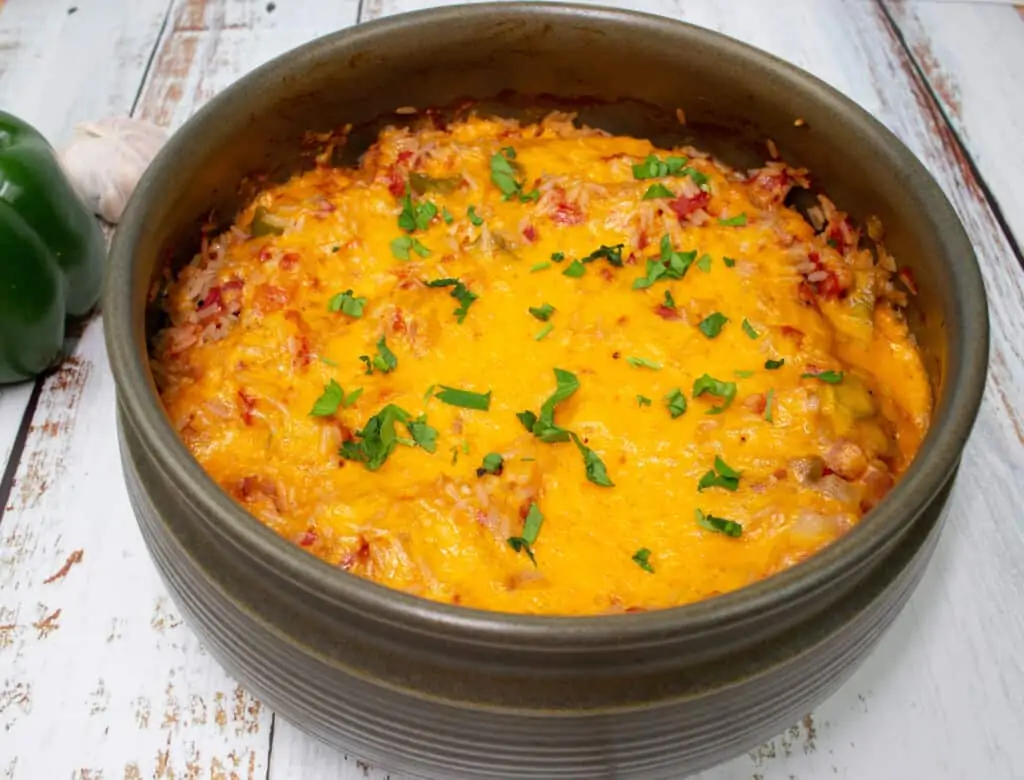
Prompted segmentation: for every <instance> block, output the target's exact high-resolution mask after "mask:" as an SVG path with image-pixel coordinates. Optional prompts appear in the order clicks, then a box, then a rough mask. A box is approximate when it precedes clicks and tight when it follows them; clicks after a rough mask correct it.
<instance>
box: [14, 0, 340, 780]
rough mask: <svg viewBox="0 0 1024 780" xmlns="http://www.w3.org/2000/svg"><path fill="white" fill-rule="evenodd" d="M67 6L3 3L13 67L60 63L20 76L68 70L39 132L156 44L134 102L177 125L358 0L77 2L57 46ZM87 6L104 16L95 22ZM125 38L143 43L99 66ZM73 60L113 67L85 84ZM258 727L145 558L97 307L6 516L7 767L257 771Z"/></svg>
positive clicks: (47, 774)
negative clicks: (321, 2) (123, 469)
mask: <svg viewBox="0 0 1024 780" xmlns="http://www.w3.org/2000/svg"><path fill="white" fill-rule="evenodd" d="M280 5H282V6H284V5H285V4H284V3H281V4H280ZM44 6H45V8H46V10H48V11H50V12H51V13H50V15H49V16H47V15H46V14H43V13H42V11H43V7H44ZM56 8H59V11H60V15H59V18H58V15H55V12H54V9H56ZM66 8H67V7H66V6H63V5H60V6H57V5H56V4H54V3H45V4H43V3H37V2H36V0H10V2H9V3H8V5H7V7H6V8H5V9H4V10H3V14H2V15H0V41H6V42H11V46H8V49H11V48H13V49H16V50H17V51H19V52H21V51H23V52H25V56H26V57H29V59H26V60H18V61H17V63H16V65H17V67H16V68H12V67H8V69H7V73H13V72H15V71H18V72H21V71H24V70H26V69H31V68H32V66H33V62H32V60H33V58H38V57H39V56H40V53H41V52H49V54H47V56H49V57H51V58H53V59H54V61H53V62H52V63H50V62H49V61H48V60H46V59H45V58H43V65H42V66H39V65H36V67H37V68H39V67H44V69H45V74H44V75H43V76H40V77H39V79H38V80H36V79H33V78H31V77H26V76H25V75H24V74H22V75H21V76H20V77H19V78H20V79H21V81H20V82H17V83H20V84H22V85H23V87H24V88H25V89H26V90H28V89H30V88H31V87H35V88H36V89H37V90H38V88H39V85H41V84H44V83H45V84H49V83H50V82H49V81H46V79H49V78H50V77H51V76H52V77H53V80H54V83H56V81H57V80H58V79H57V76H58V75H59V74H61V73H68V74H72V75H70V76H68V82H69V85H68V89H67V90H66V91H63V90H56V91H55V92H53V93H51V94H50V95H48V96H47V99H43V98H42V96H41V95H40V94H39V93H38V92H36V93H33V94H31V95H28V94H26V95H25V96H24V98H23V103H22V104H21V106H22V107H20V108H19V112H20V113H21V114H22V115H24V116H26V118H29V119H30V120H33V121H36V122H37V123H39V125H40V127H41V128H44V129H45V130H46V131H47V132H51V133H59V132H60V131H61V129H62V128H65V127H67V126H69V125H70V123H71V122H72V121H74V120H78V119H85V118H96V117H97V116H102V115H103V114H106V113H112V112H117V113H125V112H127V111H128V110H129V109H130V108H131V106H132V104H133V102H134V100H135V98H136V95H137V94H139V90H140V85H141V83H142V79H143V72H144V70H145V66H146V64H147V63H148V62H149V59H150V54H151V53H152V52H154V51H155V52H156V59H155V65H154V70H153V72H152V74H151V76H150V78H149V79H147V81H146V83H145V85H143V89H142V93H141V94H142V100H141V103H140V109H141V113H142V114H144V115H146V116H151V117H153V118H157V119H160V120H161V121H163V122H164V123H166V124H170V125H172V126H173V125H174V124H176V123H179V122H180V121H181V120H183V119H184V118H185V117H187V116H188V115H189V114H191V113H192V112H193V111H194V110H195V109H196V108H197V107H198V106H199V105H200V104H201V103H202V102H203V101H204V100H206V99H207V98H208V97H209V96H210V95H211V94H213V92H215V91H216V90H218V89H220V88H222V87H223V86H225V85H226V84H228V83H230V81H232V80H233V79H235V78H237V77H238V76H239V75H240V74H241V73H243V72H245V71H247V70H248V69H250V68H252V67H254V66H255V65H258V64H259V63H261V62H262V61H264V60H265V59H268V58H269V57H271V56H273V55H275V54H277V53H279V52H280V51H281V50H283V49H285V48H289V47H291V46H294V45H296V44H298V43H301V42H302V41H303V40H305V39H306V38H309V37H313V36H314V35H315V34H317V33H319V32H324V31H326V30H329V29H332V28H334V27H340V26H344V25H347V24H351V23H352V22H353V21H354V20H355V16H356V4H355V3H354V2H351V3H332V4H331V8H321V9H316V8H313V7H312V6H310V5H308V4H307V5H305V6H304V7H303V6H300V5H298V4H296V3H292V4H291V6H290V8H285V9H280V10H278V9H275V11H268V10H267V8H268V4H267V3H266V2H258V3H257V2H239V1H238V0H223V1H220V0H210V2H205V3H204V2H194V1H192V2H180V1H179V2H176V3H175V4H174V6H173V7H172V8H171V9H170V16H169V17H168V16H167V11H168V5H167V3H166V1H165V0H159V2H157V1H156V0H147V2H146V3H139V2H137V0H117V2H116V3H113V2H111V3H106V4H105V5H103V6H102V8H101V7H100V4H99V3H91V4H89V6H88V7H87V6H86V4H85V3H84V2H83V3H81V6H80V7H79V10H78V11H77V12H76V13H75V14H71V15H70V16H68V19H71V20H75V22H76V23H77V24H79V25H80V26H79V28H78V30H77V32H76V33H75V35H76V36H83V40H82V41H81V42H75V41H71V40H68V41H67V42H66V43H67V46H66V52H65V53H64V54H61V53H60V52H59V51H57V48H59V47H58V44H59V43H62V42H64V35H65V34H64V33H62V32H61V29H62V27H61V25H64V24H70V23H71V22H69V21H67V20H65V19H64V18H63V17H64V16H66V15H67V11H66ZM90 17H91V18H93V19H95V18H97V17H99V18H103V19H106V20H107V21H106V22H105V24H107V26H108V27H109V30H108V31H107V33H105V34H104V35H102V36H101V35H100V29H99V28H98V27H97V24H98V23H97V22H95V21H89V20H90ZM26 19H27V20H28V21H25V20H26ZM165 19H166V20H167V25H166V28H164V27H163V25H164V21H165ZM40 20H42V21H40ZM279 20H281V21H279ZM42 22H45V24H44V23H42ZM82 24H85V25H86V26H84V27H83V26H81V25H82ZM5 25H6V26H5ZM89 25H92V26H89ZM161 30H163V33H162V35H161ZM86 33H88V35H86ZM33 36H38V40H36V38H34V37H33ZM158 36H159V40H158ZM122 39H124V40H122ZM129 41H135V49H133V51H136V50H137V54H138V56H133V57H127V58H126V59H124V60H121V59H118V60H115V61H114V62H111V61H110V55H111V52H112V51H113V52H120V51H128V50H129V49H131V46H129V45H128V42H129ZM51 50H52V51H51ZM3 51H4V49H3V47H0V52H3ZM189 51H193V52H195V54H194V56H192V57H186V56H185V54H183V53H182V52H185V53H188V52H189ZM4 56H10V55H9V54H8V55H4ZM117 56H120V55H117ZM126 56H127V55H126ZM76 57H77V58H78V59H79V60H81V62H85V63H94V64H95V66H96V73H102V72H104V71H109V74H110V79H109V80H108V81H107V82H105V83H102V79H98V78H95V76H94V77H93V78H94V79H95V83H89V84H85V83H84V82H85V81H86V74H85V73H84V72H81V71H76V66H78V65H80V63H76V61H75V58H76ZM104 63H105V64H104ZM115 66H116V67H115ZM132 68H134V70H132ZM0 78H3V77H2V76H0ZM79 82H82V83H79ZM6 84H7V82H4V81H0V88H3V89H4V90H5V92H4V94H6V89H7V87H6ZM12 89H13V87H12ZM75 90H84V91H85V92H86V93H88V94H94V95H95V96H96V97H95V98H94V99H92V100H91V102H89V101H85V100H83V98H82V96H81V94H80V93H79V92H76V91H75ZM33 112H34V113H33ZM61 112H63V113H61ZM60 116H64V117H65V119H63V120H61V121H62V122H63V124H61V122H58V121H57V118H58V117H60ZM47 121H49V122H50V124H49V125H47V124H46V122H47ZM49 128H53V129H52V130H51V129H49ZM16 392H23V390H21V389H19V390H17V391H12V394H11V395H10V396H9V394H8V392H7V391H5V392H4V395H3V396H2V397H0V402H2V403H0V424H2V425H3V428H0V431H5V430H6V429H7V428H8V427H10V426H13V427H14V428H16V427H17V423H15V422H13V420H15V419H16V418H17V416H18V415H17V414H16V411H12V412H10V413H8V412H7V409H8V408H11V409H12V410H13V409H14V407H13V404H14V402H15V401H17V400H18V399H17V397H16V395H15V394H14V393H16ZM8 398H9V399H10V400H9V401H8ZM8 418H10V419H11V420H12V422H11V423H8V422H7V420H8ZM0 441H3V440H0ZM270 725H271V714H270V713H269V712H267V711H266V709H265V708H264V707H263V706H262V705H261V704H260V702H258V701H256V700H255V699H253V698H252V697H251V696H249V695H248V694H247V693H246V692H245V691H244V690H242V688H241V687H239V686H238V684H237V683H236V682H234V681H233V680H231V679H230V678H229V677H228V676H227V675H226V674H225V673H224V672H223V671H222V670H221V669H220V667H219V666H217V665H216V664H215V663H214V662H213V661H212V659H210V658H209V657H208V656H207V654H206V652H205V650H204V649H203V648H202V647H201V645H200V644H199V642H198V640H197V639H196V638H195V637H194V636H193V634H192V633H191V632H190V631H189V630H188V629H187V628H186V627H185V626H184V625H183V624H182V622H181V619H180V618H179V617H178V615H177V614H176V612H175V611H174V608H173V607H172V605H171V603H170V601H169V600H168V598H167V596H166V594H165V590H164V588H163V586H162V584H161V583H160V582H159V580H158V579H157V577H156V574H155V571H154V569H153V567H152V565H151V563H150V561H149V558H148V556H147V555H146V553H145V548H144V545H143V543H142V540H141V538H140V536H139V534H138V531H137V528H136V526H135V521H134V518H133V516H132V513H131V510H130V508H129V506H128V501H127V497H126V495H125V491H124V487H123V483H122V480H121V477H120V466H119V463H118V458H117V445H116V442H115V437H114V388H113V384H112V380H111V378H110V374H109V371H108V369H107V363H106V356H105V353H104V346H103V333H102V323H101V321H100V320H99V318H96V319H94V320H93V321H92V322H90V323H89V324H88V325H87V327H86V328H85V330H84V333H83V334H82V337H81V340H80V341H79V343H78V345H77V348H76V350H75V354H74V356H73V357H72V359H71V360H69V361H68V362H67V363H66V364H65V365H64V367H63V368H62V369H61V370H60V371H58V372H57V373H56V374H54V375H53V376H51V377H50V378H48V379H47V380H46V382H45V384H44V386H43V390H42V394H41V397H40V400H39V405H38V408H37V410H36V413H35V415H34V417H33V420H32V424H31V428H30V430H29V435H28V440H27V443H26V446H25V451H24V454H23V456H22V459H21V461H20V463H19V464H18V470H17V472H16V480H15V485H14V489H13V490H12V493H11V497H10V500H9V508H8V510H7V511H6V513H5V515H4V517H3V523H2V526H0V728H2V729H3V731H2V733H3V734H4V738H3V739H2V740H0V770H3V771H4V772H5V773H6V774H4V777H5V778H8V779H9V780H37V779H38V778H59V777H73V778H80V779H81V780H85V778H99V777H108V778H111V777H125V778H143V777H145V778H159V779H160V780H171V778H192V779H194V780H199V778H203V779H204V780H205V778H210V780H215V779H216V780H227V778H232V779H235V778H246V780H252V779H253V778H260V780H262V778H264V777H265V776H266V772H267V768H266V764H267V756H268V751H269V740H270V733H271V728H270Z"/></svg>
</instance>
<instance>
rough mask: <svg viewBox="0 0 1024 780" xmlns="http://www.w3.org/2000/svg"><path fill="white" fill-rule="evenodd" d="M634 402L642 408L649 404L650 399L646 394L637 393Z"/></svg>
mask: <svg viewBox="0 0 1024 780" xmlns="http://www.w3.org/2000/svg"><path fill="white" fill-rule="evenodd" d="M636 404H637V406H639V407H641V408H643V407H644V406H650V405H651V399H650V398H648V397H647V396H646V395H639V394H638V395H637V397H636Z"/></svg>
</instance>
